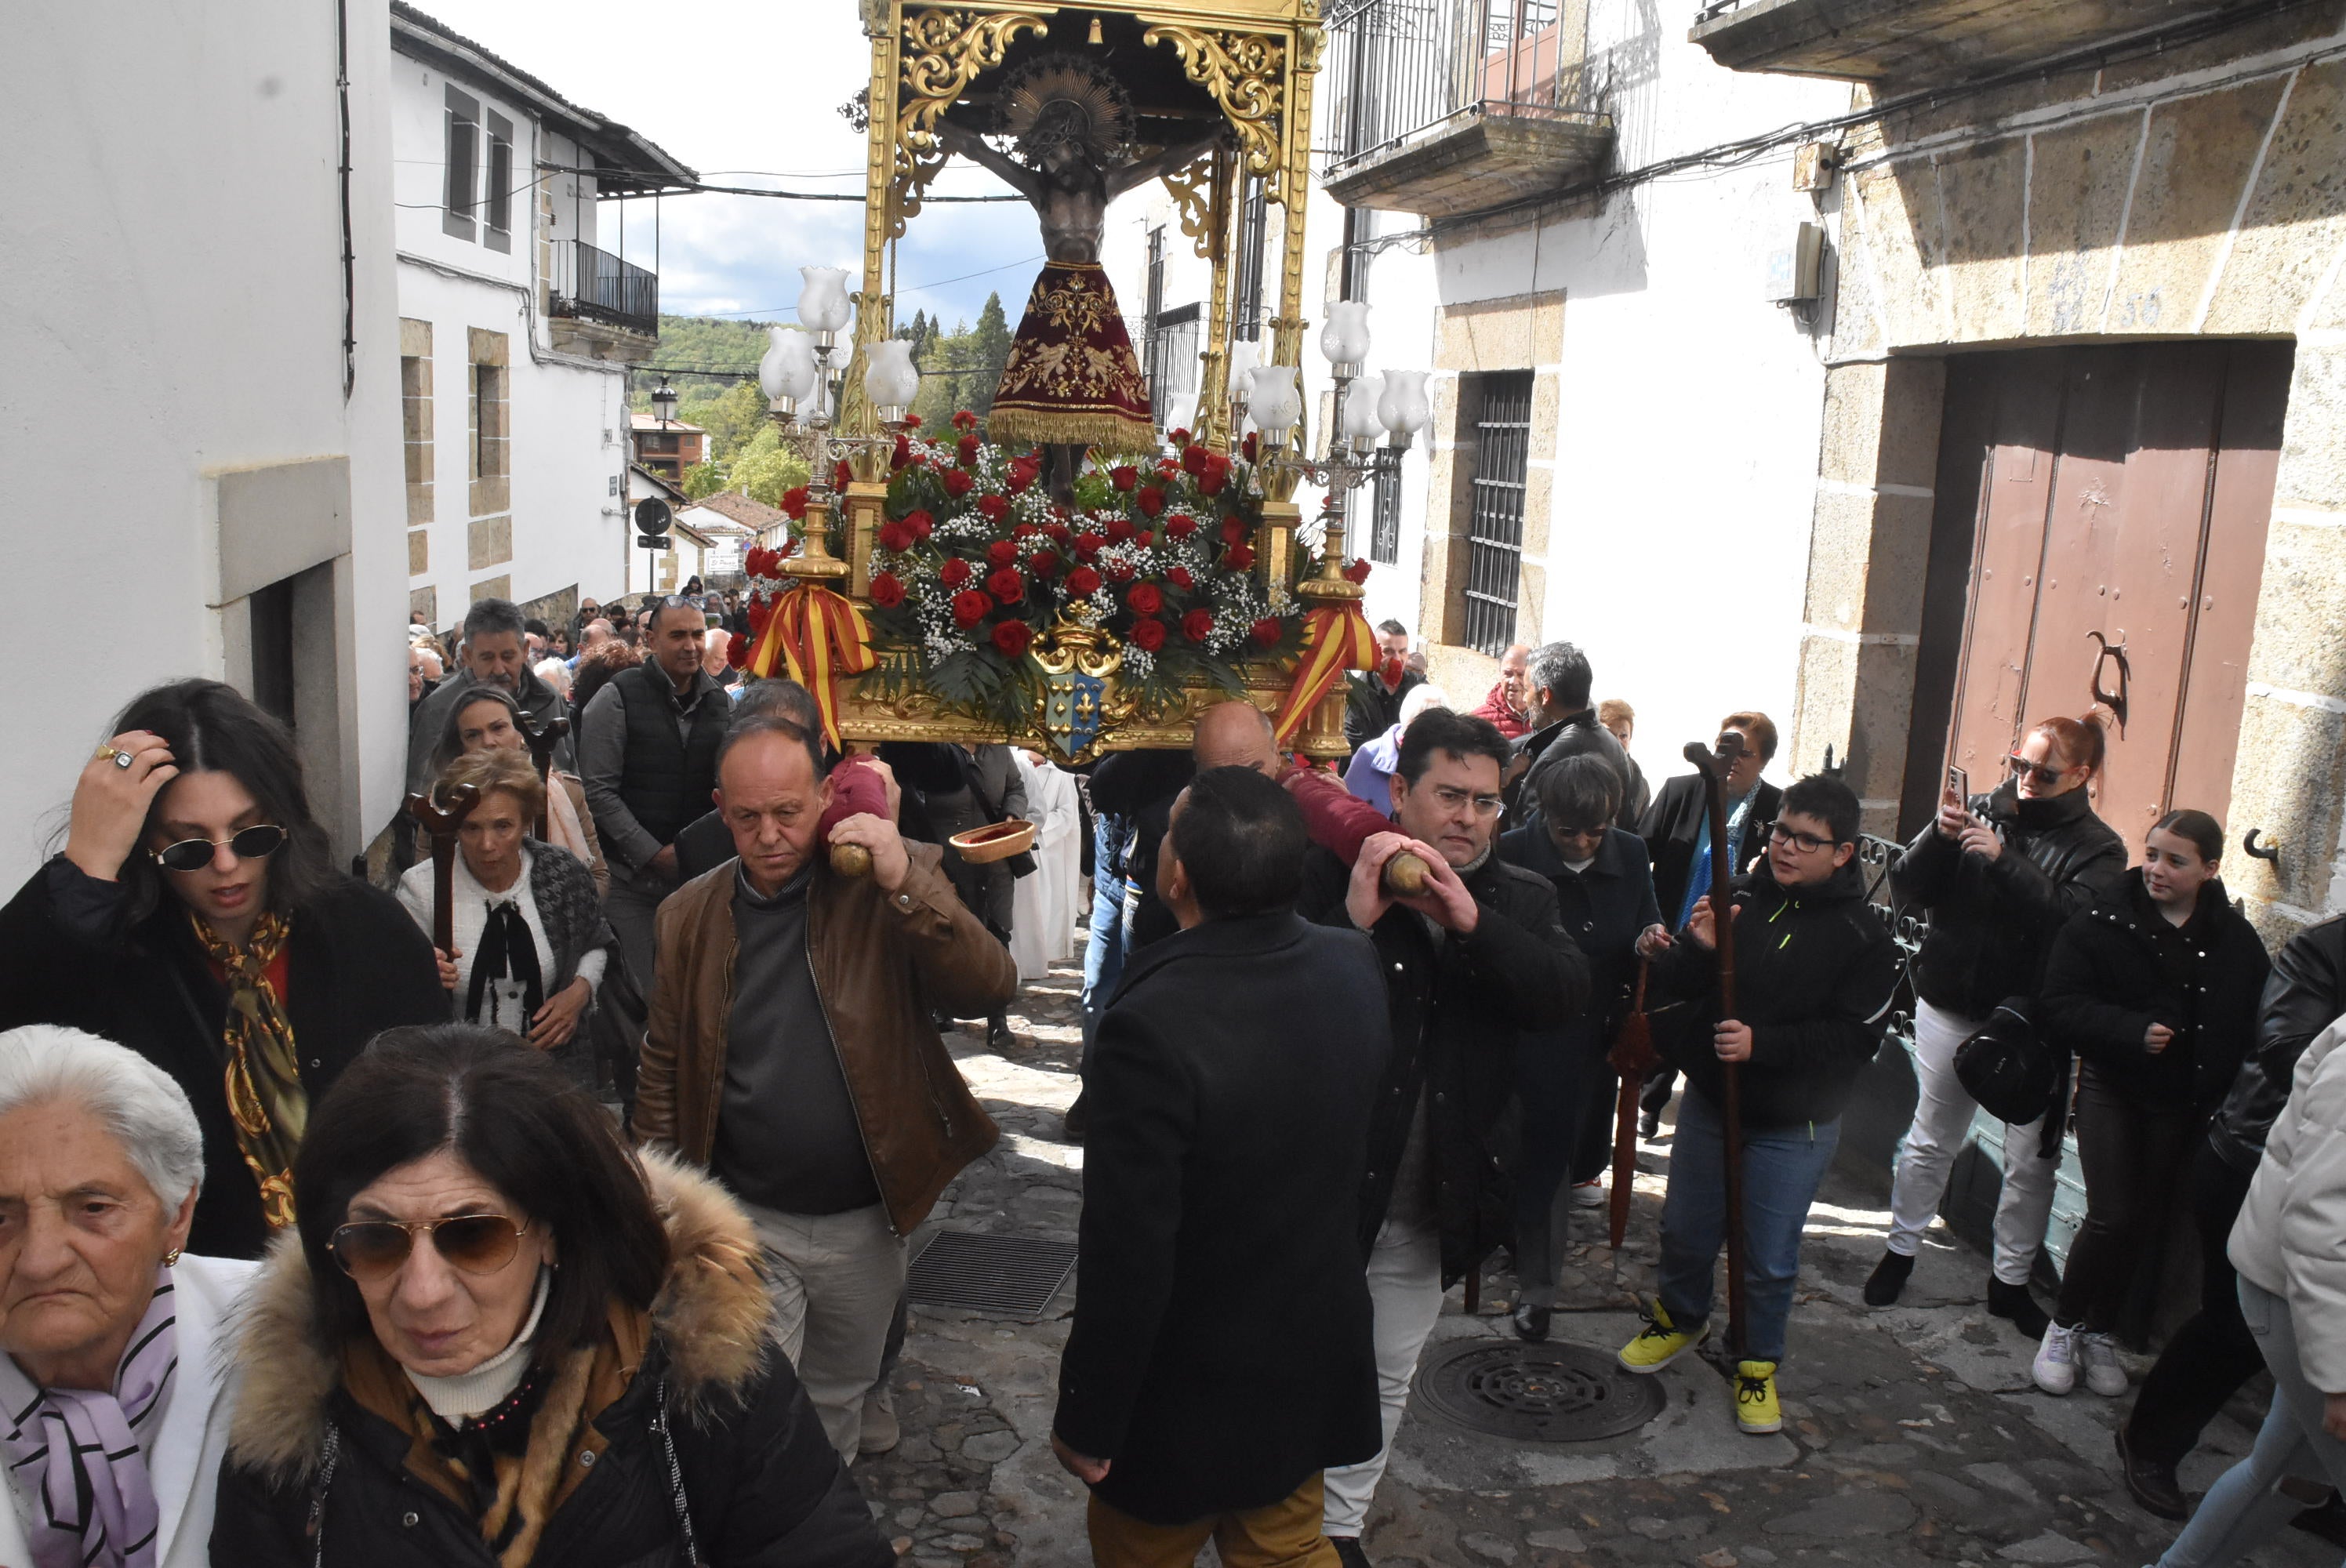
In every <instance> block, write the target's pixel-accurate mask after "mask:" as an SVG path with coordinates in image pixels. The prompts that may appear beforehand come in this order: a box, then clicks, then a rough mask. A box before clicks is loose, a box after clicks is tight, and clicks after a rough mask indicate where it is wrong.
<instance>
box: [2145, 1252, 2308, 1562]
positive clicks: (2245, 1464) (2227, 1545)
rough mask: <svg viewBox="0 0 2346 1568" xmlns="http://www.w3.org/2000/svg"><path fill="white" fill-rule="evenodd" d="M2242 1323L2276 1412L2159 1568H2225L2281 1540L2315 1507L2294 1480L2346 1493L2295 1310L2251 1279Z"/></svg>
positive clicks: (2243, 1281) (2243, 1291) (2245, 1287)
mask: <svg viewBox="0 0 2346 1568" xmlns="http://www.w3.org/2000/svg"><path fill="white" fill-rule="evenodd" d="M2240 1316H2241V1317H2242V1318H2243V1319H2246V1320H2247V1322H2248V1325H2249V1333H2251V1334H2253V1335H2255V1336H2256V1339H2257V1349H2259V1350H2260V1351H2262V1352H2263V1354H2264V1358H2265V1365H2266V1366H2267V1367H2269V1368H2270V1369H2271V1370H2272V1375H2273V1400H2272V1409H2271V1410H2270V1412H2268V1413H2267V1415H2266V1416H2265V1424H2264V1428H2263V1430H2262V1431H2259V1432H2258V1433H2257V1444H2256V1447H2254V1448H2253V1449H2250V1450H2249V1457H2248V1458H2246V1459H2244V1460H2242V1461H2240V1462H2239V1463H2238V1464H2236V1465H2234V1466H2233V1467H2232V1468H2231V1469H2229V1470H2228V1471H2225V1472H2224V1473H2223V1474H2222V1475H2220V1476H2219V1477H2218V1478H2217V1480H2216V1484H2215V1485H2213V1486H2211V1487H2209V1488H2208V1495H2207V1496H2205V1497H2203V1498H2201V1499H2200V1500H2199V1512H2197V1513H2195V1514H2193V1515H2192V1516H2191V1522H2190V1523H2188V1524H2187V1525H2185V1526H2184V1527H2183V1533H2182V1534H2180V1535H2178V1536H2177V1537H2176V1538H2175V1544H2174V1545H2172V1546H2170V1547H2168V1549H2167V1555H2166V1556H2164V1557H2161V1558H2160V1559H2159V1560H2158V1568H2220V1565H2221V1564H2224V1563H2237V1562H2239V1560H2240V1559H2241V1557H2243V1556H2244V1555H2246V1554H2247V1553H2250V1552H2253V1551H2255V1550H2256V1549H2257V1548H2258V1547H2259V1546H2261V1545H2263V1544H2264V1543H2266V1542H2268V1541H2270V1540H2271V1539H2272V1538H2273V1537H2274V1536H2276V1535H2278V1534H2280V1532H2281V1530H2282V1528H2283V1527H2284V1526H2285V1525H2287V1524H2288V1523H2289V1522H2290V1520H2292V1519H2294V1518H2296V1517H2297V1516H2298V1515H2299V1514H2300V1513H2302V1512H2305V1510H2306V1509H2307V1508H2308V1507H2310V1503H2308V1502H2306V1501H2305V1499H2303V1498H2300V1497H2291V1496H2290V1495H2289V1493H2287V1492H2283V1491H2281V1490H2280V1483H2281V1482H2282V1481H2287V1480H2290V1478H2292V1477H2294V1478H2296V1479H2298V1480H2300V1481H2314V1482H2317V1483H2319V1484H2321V1485H2324V1486H2338V1487H2346V1443H2341V1442H2340V1441H2338V1440H2337V1439H2336V1438H2334V1437H2331V1435H2330V1434H2329V1433H2328V1432H2326V1431H2322V1430H2321V1416H2322V1407H2323V1405H2324V1403H2325V1400H2324V1397H2323V1395H2322V1392H2321V1390H2319V1389H2317V1388H2315V1387H2314V1386H2313V1385H2312V1384H2311V1383H2309V1382H2307V1381H2306V1380H2305V1372H2304V1370H2303V1369H2302V1368H2300V1365H2299V1364H2298V1359H2297V1326H2296V1324H2295V1323H2294V1322H2292V1321H2291V1319H2290V1310H2289V1303H2288V1302H2287V1301H2286V1300H2284V1299H2283V1298H2280V1297H2279V1296H2276V1295H2274V1294H2273V1293H2272V1292H2271V1291H2270V1290H2267V1289H2266V1288H2264V1287H2262V1286H2261V1285H2259V1284H2257V1283H2256V1281H2254V1280H2252V1279H2250V1278H2248V1277H2247V1276H2246V1275H2243V1276H2241V1278H2240Z"/></svg>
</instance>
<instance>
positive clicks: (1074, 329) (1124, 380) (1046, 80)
mask: <svg viewBox="0 0 2346 1568" xmlns="http://www.w3.org/2000/svg"><path fill="white" fill-rule="evenodd" d="M1101 81H1102V78H1101V74H1100V73H1099V72H1098V71H1097V68H1096V67H1095V66H1091V65H1090V64H1089V63H1088V62H1086V61H1082V60H1068V59H1059V58H1055V59H1052V60H1049V61H1047V62H1045V63H1043V65H1042V67H1041V68H1039V69H1031V68H1030V69H1029V70H1028V71H1027V72H1025V73H1023V75H1022V79H1021V83H1020V84H1016V85H1014V87H1012V89H1011V91H1010V92H1009V93H1008V94H1007V95H1005V96H1007V97H1010V99H1011V103H1012V107H1011V111H1010V113H1009V115H1008V116H1007V118H1008V120H1009V127H1008V128H1009V129H1010V130H1011V132H1012V134H1014V135H1015V136H1017V137H1018V147H1019V150H1020V151H1021V152H1022V153H1023V154H1025V161H1022V160H1021V159H1019V158H1011V157H1009V156H1007V155H1006V154H1004V153H1001V152H997V151H995V150H994V148H993V147H991V146H990V145H988V144H987V143H986V142H985V140H984V138H983V137H979V136H977V135H976V134H974V132H971V131H969V130H966V129H964V128H963V127H960V126H957V125H954V124H953V123H952V122H951V121H949V120H947V121H941V122H939V124H938V127H937V138H938V140H939V141H940V142H942V143H943V145H944V147H945V148H946V150H947V151H949V152H955V153H959V154H961V155H962V156H963V157H964V158H968V159H970V160H971V161H972V162H974V163H977V164H980V165H983V166H984V168H989V169H991V170H993V171H994V174H996V175H998V176H999V177H1000V178H1002V180H1003V181H1004V182H1005V184H1007V185H1009V186H1010V188H1012V189H1014V190H1015V191H1017V192H1018V193H1019V194H1020V195H1021V196H1024V197H1025V199H1027V200H1028V201H1029V202H1032V203H1033V204H1034V207H1035V214H1036V216H1037V217H1038V218H1039V219H1041V220H1042V226H1043V250H1044V254H1045V258H1046V260H1045V264H1044V268H1043V271H1042V274H1041V276H1039V277H1038V278H1036V279H1035V289H1034V292H1033V293H1032V294H1030V295H1029V296H1028V298H1027V301H1026V313H1025V317H1024V319H1022V320H1021V321H1020V322H1019V324H1018V337H1017V340H1016V341H1015V342H1014V343H1013V344H1012V345H1011V350H1010V358H1009V361H1008V362H1007V363H1005V365H1004V367H1003V372H1002V382H1001V384H1000V385H999V386H998V387H996V388H995V391H994V408H993V412H992V413H991V415H990V416H989V417H988V421H987V432H988V434H989V435H991V436H992V437H993V439H994V440H996V441H1004V440H1008V441H1029V442H1033V443H1036V444H1038V445H1040V446H1042V447H1043V448H1045V452H1046V453H1047V454H1048V457H1049V469H1048V474H1049V483H1050V489H1051V494H1052V495H1053V497H1054V498H1055V499H1056V500H1057V501H1059V502H1060V503H1061V504H1068V503H1069V502H1071V501H1072V499H1073V496H1074V493H1075V482H1076V473H1077V471H1078V469H1079V467H1080V465H1081V463H1082V462H1083V455H1084V450H1085V448H1086V447H1096V448H1098V449H1099V450H1101V451H1102V452H1103V453H1149V452H1154V451H1155V450H1156V448H1157V424H1156V419H1155V417H1154V415H1153V414H1152V412H1150V409H1149V402H1148V384H1147V382H1144V381H1143V380H1142V378H1141V374H1140V364H1139V361H1138V360H1137V359H1136V358H1135V357H1134V355H1133V351H1132V341H1131V338H1130V337H1129V336H1128V335H1127V333H1126V331H1125V329H1124V319H1123V316H1122V314H1121V313H1120V312H1119V311H1117V304H1116V294H1115V291H1114V290H1111V289H1110V288H1109V287H1108V282H1107V273H1106V272H1105V271H1104V270H1102V269H1101V267H1100V264H1099V254H1100V240H1101V238H1102V236H1103V235H1104V234H1105V232H1106V230H1107V209H1108V203H1110V202H1111V201H1114V200H1115V199H1117V197H1119V196H1122V195H1123V194H1124V193H1125V192H1127V191H1128V190H1132V189H1135V188H1138V187H1140V186H1142V185H1145V184H1147V183H1148V181H1150V180H1152V179H1157V178H1161V177H1163V176H1164V175H1166V174H1168V173H1170V172H1172V171H1173V170H1175V169H1179V168H1188V166H1189V165H1190V164H1191V163H1193V162H1195V161H1196V160H1197V159H1198V158H1199V157H1201V156H1203V155H1204V154H1205V153H1207V152H1209V151H1210V150H1211V149H1212V148H1213V147H1214V145H1215V144H1216V143H1217V142H1218V141H1219V140H1220V139H1221V137H1222V136H1223V134H1224V133H1223V132H1222V131H1221V130H1219V129H1217V130H1215V131H1212V132H1210V133H1209V134H1207V135H1205V136H1202V137H1198V138H1197V139H1195V140H1193V141H1190V142H1187V143H1184V144H1182V145H1179V146H1176V147H1168V148H1164V149H1163V150H1162V151H1159V152H1158V153H1155V154H1153V155H1152V156H1150V157H1148V158H1134V159H1123V158H1118V157H1117V152H1116V149H1117V145H1118V143H1119V142H1120V135H1119V134H1118V132H1119V130H1120V127H1117V125H1115V124H1114V123H1113V120H1114V117H1117V116H1118V115H1120V114H1121V112H1122V111H1121V107H1120V102H1119V100H1118V98H1117V97H1115V96H1114V95H1113V93H1112V84H1108V85H1107V87H1103V86H1102V85H1101Z"/></svg>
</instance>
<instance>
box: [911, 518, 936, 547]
mask: <svg viewBox="0 0 2346 1568" xmlns="http://www.w3.org/2000/svg"><path fill="white" fill-rule="evenodd" d="M936 531H937V524H936V519H935V518H933V517H931V516H930V515H929V514H927V513H925V512H907V513H906V514H904V532H906V533H907V534H910V535H912V536H913V538H914V539H915V540H923V541H924V540H926V539H927V538H928V536H929V535H932V534H933V533H935V532H936Z"/></svg>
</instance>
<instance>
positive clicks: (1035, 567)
mask: <svg viewBox="0 0 2346 1568" xmlns="http://www.w3.org/2000/svg"><path fill="white" fill-rule="evenodd" d="M1026 569H1027V570H1028V571H1030V572H1032V573H1034V574H1035V575H1036V576H1038V577H1056V576H1057V575H1059V557H1058V556H1056V555H1053V554H1052V553H1051V552H1050V551H1048V550H1037V551H1035V553H1034V554H1033V555H1029V556H1027V557H1026Z"/></svg>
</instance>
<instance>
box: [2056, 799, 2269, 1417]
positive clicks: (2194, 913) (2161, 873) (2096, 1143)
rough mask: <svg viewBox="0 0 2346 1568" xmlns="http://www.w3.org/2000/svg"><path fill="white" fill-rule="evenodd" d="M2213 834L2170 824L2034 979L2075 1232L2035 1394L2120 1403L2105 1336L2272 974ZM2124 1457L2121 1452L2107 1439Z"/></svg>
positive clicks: (2191, 820) (2201, 826)
mask: <svg viewBox="0 0 2346 1568" xmlns="http://www.w3.org/2000/svg"><path fill="white" fill-rule="evenodd" d="M2223 854H2224V830H2223V829H2222V828H2221V827H2220V826H2219V825H2218V823H2217V821H2216V819H2215V818H2213V817H2210V816H2209V815H2208V813H2207V812H2205V811H2169V812H2168V814H2167V815H2166V816H2164V817H2161V818H2160V819H2159V820H2158V824H2157V826H2156V827H2154V828H2152V829H2151V830H2150V832H2149V834H2148V835H2147V837H2146V838H2145V839H2144V840H2143V857H2142V865H2141V867H2140V868H2139V869H2138V870H2137V871H2135V872H2133V873H2132V874H2130V875H2128V876H2127V877H2126V878H2125V879H2124V880H2123V881H2121V882H2120V883H2119V884H2118V886H2117V890H2116V891H2113V892H2111V893H2110V894H2109V895H2108V896H2106V898H2104V899H2103V901H2101V902H2100V903H2099V904H2096V906H2095V907H2094V908H2092V909H2091V910H2088V911H2086V912H2085V913H2084V914H2081V915H2078V916H2077V917H2076V919H2074V920H2072V921H2070V922H2069V923H2068V924H2067V925H2066V926H2064V927H2063V928H2062V931H2061V935H2060V937H2059V938H2058V939H2057V940H2056V941H2055V942H2054V943H2053V953H2052V956H2051V958H2049V959H2048V960H2047V961H2046V962H2045V991H2044V994H2043V997H2042V1004H2041V1006H2040V1007H2039V1009H2038V1011H2039V1013H2041V1014H2042V1018H2041V1025H2042V1027H2043V1030H2044V1033H2045V1038H2047V1039H2048V1040H2050V1041H2052V1042H2053V1043H2054V1044H2055V1045H2057V1046H2059V1047H2060V1048H2062V1049H2063V1050H2074V1051H2076V1054H2077V1055H2078V1057H2079V1059H2080V1061H2081V1063H2082V1065H2080V1067H2079V1068H2078V1071H2077V1103H2076V1128H2077V1160H2078V1163H2079V1164H2080V1165H2082V1166H2084V1167H2085V1173H2086V1223H2085V1224H2084V1226H2083V1227H2080V1228H2079V1229H2078V1232H2077V1239H2076V1241H2075V1242H2074V1243H2073V1244H2072V1245H2071V1246H2070V1248H2069V1264H2068V1268H2066V1270H2065V1271H2064V1272H2063V1274H2062V1277H2061V1298H2060V1300H2059V1301H2058V1302H2056V1303H2055V1307H2054V1311H2053V1322H2052V1326H2051V1327H2050V1328H2048V1329H2045V1339H2044V1343H2043V1345H2042V1346H2041V1347H2040V1348H2039V1349H2038V1350H2037V1352H2036V1361H2035V1368H2034V1373H2035V1380H2036V1386H2037V1387H2038V1388H2040V1389H2043V1390H2045V1392H2046V1393H2048V1394H2066V1393H2067V1392H2068V1391H2069V1390H2070V1389H2072V1388H2073V1387H2075V1386H2076V1381H2077V1379H2078V1376H2079V1372H2080V1369H2082V1371H2083V1374H2084V1377H2085V1381H2086V1387H2087V1388H2089V1389H2091V1390H2093V1391H2094V1392H2096V1393H2097V1394H2101V1395H2105V1396H2106V1397H2110V1398H2116V1397H2117V1396H2118V1395H2120V1394H2123V1393H2125V1392H2126V1390H2127V1375H2126V1369H2124V1368H2123V1367H2121V1366H2119V1365H2118V1359H2117V1348H2116V1346H2115V1343H2114V1336H2115V1335H2116V1333H2117V1328H2118V1320H2119V1319H2120V1317H2121V1316H2122V1315H2123V1313H2124V1312H2125V1310H2126V1304H2127V1297H2128V1296H2129V1295H2130V1294H2131V1293H2132V1289H2133V1286H2134V1278H2135V1272H2136V1268H2137V1266H2138V1265H2139V1264H2140V1262H2141V1261H2142V1259H2143V1258H2144V1257H2146V1256H2148V1255H2149V1254H2151V1253H2153V1252H2155V1251H2156V1250H2157V1240H2158V1237H2160V1236H2161V1235H2163V1234H2164V1233H2165V1231H2166V1229H2167V1226H2168V1219H2169V1217H2170V1216H2169V1213H2168V1210H2169V1209H2170V1208H2171V1207H2173V1201H2172V1200H2173V1198H2174V1195H2175V1189H2176V1184H2177V1183H2178V1181H2179V1180H2180V1179H2181V1177H2182V1176H2183V1173H2184V1172H2185V1171H2187V1170H2188V1169H2189V1168H2190V1165H2191V1151H2192V1149H2193V1148H2194V1147H2195V1146H2197V1145H2198V1143H2199V1141H2200V1139H2201V1138H2202V1137H2204V1136H2205V1135H2206V1134H2207V1130H2208V1116H2209V1115H2210V1114H2211V1113H2212V1112H2214V1110H2215V1108H2216V1104H2217V1102H2218V1101H2219V1100H2221V1099H2222V1098H2223V1097H2224V1092H2225V1091H2226V1090H2228V1089H2229V1088H2230V1087H2231V1086H2232V1078H2233V1076H2234V1074H2238V1073H2239V1070H2240V1062H2241V1060H2242V1058H2243V1057H2245V1056H2246V1055H2247V1054H2248V1049H2249V1041H2250V1040H2251V1039H2252V1038H2253V1037H2254V1035H2255V1033H2256V1023H2257V1003H2258V999H2259V997H2261V996H2262V995H2263V994H2264V988H2265V976H2266V975H2267V974H2269V973H2270V972H2271V970H2272V962H2271V961H2270V959H2269V958H2267V957H2266V955H2265V946H2264V942H2262V941H2261V940H2259V937H2258V936H2257V932H2256V928H2255V927H2254V926H2251V925H2250V924H2249V922H2248V919H2247V917H2246V916H2244V915H2242V914H2240V913H2239V911H2237V910H2235V909H2233V908H2232V902H2231V900H2230V899H2229V898H2228V897H2227V896H2226V895H2225V892H2224V882H2223V879H2222V878H2221V877H2219V875H2218V874H2217V873H2218V872H2219V871H2220V870H2222V866H2223ZM2121 1446H2122V1447H2123V1439H2121Z"/></svg>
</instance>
